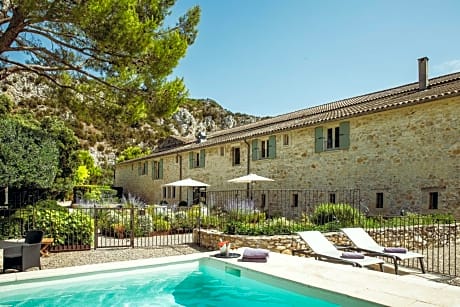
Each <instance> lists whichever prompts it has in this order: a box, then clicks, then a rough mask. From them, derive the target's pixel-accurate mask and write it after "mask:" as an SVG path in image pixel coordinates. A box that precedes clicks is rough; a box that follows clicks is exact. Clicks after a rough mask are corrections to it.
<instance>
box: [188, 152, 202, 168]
mask: <svg viewBox="0 0 460 307" xmlns="http://www.w3.org/2000/svg"><path fill="white" fill-rule="evenodd" d="M188 158H189V167H190V168H200V167H204V162H205V151H204V149H202V150H200V151H199V152H189V156H188Z"/></svg>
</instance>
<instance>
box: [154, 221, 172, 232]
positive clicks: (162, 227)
mask: <svg viewBox="0 0 460 307" xmlns="http://www.w3.org/2000/svg"><path fill="white" fill-rule="evenodd" d="M153 229H154V230H155V231H158V232H169V231H170V230H171V224H170V223H169V222H168V221H166V220H164V219H162V218H157V219H155V220H154V221H153Z"/></svg>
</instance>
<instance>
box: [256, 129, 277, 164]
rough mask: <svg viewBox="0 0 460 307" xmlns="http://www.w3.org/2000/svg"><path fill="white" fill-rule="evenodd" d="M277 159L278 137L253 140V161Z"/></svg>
mask: <svg viewBox="0 0 460 307" xmlns="http://www.w3.org/2000/svg"><path fill="white" fill-rule="evenodd" d="M275 157H276V136H274V135H272V136H270V137H269V138H268V139H264V140H259V139H255V140H252V160H261V159H274V158H275Z"/></svg>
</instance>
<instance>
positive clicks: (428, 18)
mask: <svg viewBox="0 0 460 307" xmlns="http://www.w3.org/2000/svg"><path fill="white" fill-rule="evenodd" d="M193 5H199V6H200V7H201V10H202V12H201V14H202V15H201V22H200V24H199V28H198V29H199V34H198V38H197V39H196V41H195V43H194V45H192V46H191V47H190V49H189V50H188V52H187V55H186V57H185V58H184V59H183V60H181V62H180V64H179V66H178V67H177V68H176V69H175V71H174V75H175V76H179V77H183V78H184V81H185V84H186V86H187V88H188V89H189V92H190V97H192V98H211V99H213V100H215V101H217V102H218V103H219V104H220V105H221V106H222V107H224V108H225V109H227V110H229V111H232V112H240V113H246V114H251V115H259V116H261V115H269V116H274V115H280V114H285V113H288V112H292V111H296V110H300V109H304V108H308V107H311V106H316V105H321V104H324V103H327V102H331V101H335V100H339V99H344V98H349V97H353V96H358V95H361V94H366V93H370V92H374V91H379V90H383V89H387V88H391V87H394V86H399V85H403V84H407V83H411V82H415V81H417V59H418V58H420V57H424V56H427V57H428V58H429V59H430V61H429V76H430V78H431V77H435V76H439V75H443V74H448V73H451V72H457V71H460V40H459V39H458V37H459V31H460V18H459V17H458V13H459V12H460V1H458V0H452V1H443V0H440V1H425V0H417V1H416V0H413V1H401V0H399V1H394V0H381V1H377V0H367V1H366V0H362V1H357V0H346V1H345V0H343V1H340V0H318V1H313V0H285V1H280V0H226V1H224V0H178V1H177V3H176V5H175V7H174V10H173V16H172V17H175V16H176V14H183V13H184V12H185V11H186V9H187V8H190V7H192V6H193Z"/></svg>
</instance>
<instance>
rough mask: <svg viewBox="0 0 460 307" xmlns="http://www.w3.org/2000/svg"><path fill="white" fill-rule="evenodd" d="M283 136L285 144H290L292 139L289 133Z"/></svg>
mask: <svg viewBox="0 0 460 307" xmlns="http://www.w3.org/2000/svg"><path fill="white" fill-rule="evenodd" d="M282 138H283V146H289V144H290V141H291V138H290V135H289V133H284V134H283V136H282Z"/></svg>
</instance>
